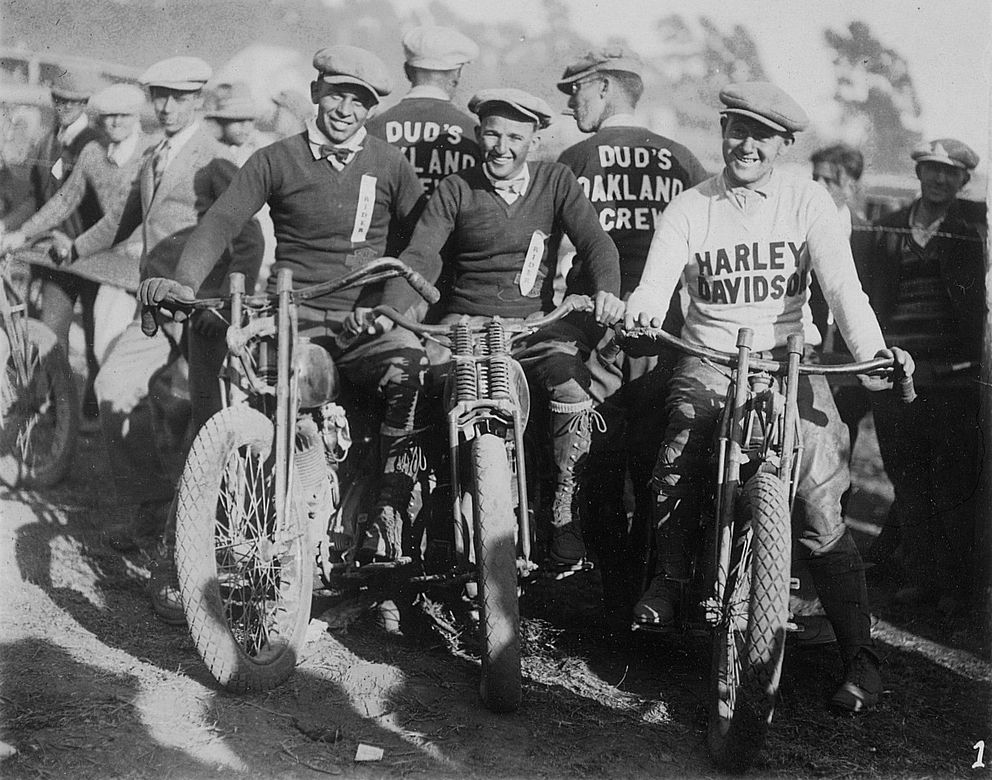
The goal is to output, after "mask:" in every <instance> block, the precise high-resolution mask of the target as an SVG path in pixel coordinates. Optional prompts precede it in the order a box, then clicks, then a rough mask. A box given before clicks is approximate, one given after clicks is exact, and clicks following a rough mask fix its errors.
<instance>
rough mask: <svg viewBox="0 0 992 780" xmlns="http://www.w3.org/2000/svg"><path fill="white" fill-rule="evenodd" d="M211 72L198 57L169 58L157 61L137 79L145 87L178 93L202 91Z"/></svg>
mask: <svg viewBox="0 0 992 780" xmlns="http://www.w3.org/2000/svg"><path fill="white" fill-rule="evenodd" d="M212 75H213V70H212V69H211V67H210V66H209V65H207V63H205V62H204V61H203V60H201V59H200V58H199V57H169V58H168V59H165V60H159V61H158V62H156V63H155V64H154V65H152V66H151V67H150V68H148V70H146V71H145V72H144V73H142V74H141V77H140V78H139V79H138V81H140V82H141V83H142V84H144V85H145V86H146V87H163V88H165V89H174V90H177V91H179V92H196V91H198V90H201V89H203V85H204V84H206V83H207V82H208V81H209V80H210V77H211V76H212Z"/></svg>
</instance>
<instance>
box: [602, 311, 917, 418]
mask: <svg viewBox="0 0 992 780" xmlns="http://www.w3.org/2000/svg"><path fill="white" fill-rule="evenodd" d="M615 330H616V335H614V336H613V338H611V339H610V341H609V342H607V343H606V344H605V345H604V346H603V347H602V349H600V350H599V357H600V360H602V361H606V362H611V361H612V360H614V359H615V358H616V356H617V355H618V354H619V353H620V350H622V349H623V347H624V345H625V344H626V343H628V342H630V341H634V340H637V339H645V340H650V341H655V342H661V343H662V344H665V345H667V346H669V347H673V348H674V349H677V350H679V351H680V352H684V353H686V354H688V355H693V356H695V357H698V358H700V359H702V360H708V361H710V362H712V363H716V364H718V365H721V366H727V367H728V368H732V367H733V366H735V365H737V361H738V356H737V354H736V353H731V352H721V351H719V350H716V349H710V348H709V347H703V346H700V345H697V344H690V343H689V342H688V341H685V340H683V339H681V338H679V337H678V336H673V335H672V334H671V333H668V332H666V331H664V330H662V329H661V328H642V327H637V328H632V329H630V330H624V329H623V328H621V327H620V326H617V328H616V329H615ZM749 365H750V366H751V367H752V368H754V369H756V370H759V371H767V372H769V373H772V374H782V373H785V372H786V371H788V362H787V361H784V360H769V359H767V358H760V357H753V358H751V359H750V361H749ZM895 370H896V362H895V360H894V359H893V358H886V357H878V358H873V359H872V360H863V361H861V362H858V363H835V364H823V363H803V362H800V363H799V373H800V374H817V375H826V376H830V375H834V376H836V375H842V374H866V375H868V376H887V375H890V374H894V373H895ZM894 381H895V383H896V385H897V386H898V391H899V395H900V397H901V398H902V400H903V401H904V402H905V403H912V402H913V401H914V400H916V389H915V387H914V386H913V378H912V377H911V376H901V377H898V378H896V379H895V380H894Z"/></svg>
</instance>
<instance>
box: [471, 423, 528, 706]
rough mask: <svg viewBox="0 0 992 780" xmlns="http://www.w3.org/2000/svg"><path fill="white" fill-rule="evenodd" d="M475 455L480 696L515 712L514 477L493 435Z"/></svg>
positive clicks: (477, 441)
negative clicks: (480, 657)
mask: <svg viewBox="0 0 992 780" xmlns="http://www.w3.org/2000/svg"><path fill="white" fill-rule="evenodd" d="M471 450H472V469H473V473H472V478H473V483H474V484H473V492H474V501H473V504H474V511H475V555H476V562H477V570H478V586H479V603H480V607H481V609H480V614H479V622H480V626H479V629H480V633H481V639H482V680H481V682H480V684H479V692H480V694H481V696H482V701H483V703H484V704H485V705H486V707H487V708H489V709H490V710H492V711H493V712H513V711H515V710H516V709H517V708H518V707H519V706H520V701H521V697H522V691H521V672H520V605H519V603H518V598H517V543H516V532H517V519H516V513H515V512H514V505H513V475H512V473H511V471H510V465H509V462H508V460H507V455H506V446H505V444H504V442H503V440H502V439H501V438H500V437H498V436H495V435H493V434H489V433H487V434H482V435H481V436H477V437H475V438H474V439H472V442H471Z"/></svg>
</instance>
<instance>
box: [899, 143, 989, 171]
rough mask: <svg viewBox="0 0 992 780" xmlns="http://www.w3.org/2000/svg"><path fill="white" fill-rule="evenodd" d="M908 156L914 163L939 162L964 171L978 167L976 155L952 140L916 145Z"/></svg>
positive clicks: (970, 149) (965, 145) (966, 146)
mask: <svg viewBox="0 0 992 780" xmlns="http://www.w3.org/2000/svg"><path fill="white" fill-rule="evenodd" d="M910 156H911V157H912V158H913V159H914V160H916V162H939V163H943V164H944V165H953V166H954V167H955V168H963V169H964V170H966V171H973V170H975V166H977V165H978V155H977V154H975V152H974V150H973V149H972V148H971V147H970V146H968V144H966V143H962V142H961V141H958V140H956V139H954V138H938V139H936V140H935V141H927V142H926V143H921V144H917V146H915V147H914V148H913V151H912V152H911V153H910Z"/></svg>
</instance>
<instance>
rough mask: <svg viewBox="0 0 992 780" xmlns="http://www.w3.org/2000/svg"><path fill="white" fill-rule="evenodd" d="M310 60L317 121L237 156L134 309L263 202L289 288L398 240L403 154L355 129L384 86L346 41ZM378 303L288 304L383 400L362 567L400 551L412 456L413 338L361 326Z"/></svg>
mask: <svg viewBox="0 0 992 780" xmlns="http://www.w3.org/2000/svg"><path fill="white" fill-rule="evenodd" d="M313 64H314V67H315V68H316V69H317V78H316V80H315V81H313V82H312V83H311V85H310V91H311V98H312V100H313V102H314V103H315V104H316V105H317V108H318V111H317V116H316V117H314V118H312V119H311V120H310V121H309V122H308V123H307V126H306V129H305V131H304V132H302V133H299V134H297V135H293V136H289V137H288V138H285V139H283V140H281V141H277V142H276V143H274V144H271V145H269V146H266V147H263V148H261V149H259V150H258V151H256V152H255V153H254V154H253V155H252V156H251V157H249V158H248V160H247V162H246V163H245V164H244V166H243V167H242V168H241V170H240V171H239V172H238V173H237V175H236V176H235V177H234V180H233V181H232V182H231V186H230V187H229V188H228V189H227V191H226V192H225V193H224V194H223V195H222V196H221V197H220V198H219V199H218V201H217V203H216V204H214V206H213V207H212V208H211V209H210V210H209V211H208V212H207V214H206V215H205V216H204V218H203V219H202V220H201V222H200V224H199V226H198V227H197V229H196V230H195V231H194V232H193V234H192V236H191V237H190V239H189V241H188V242H187V244H186V247H185V249H184V250H183V254H182V257H181V258H180V259H179V263H178V265H177V266H176V269H175V272H174V273H173V274H172V275H171V276H170V277H168V278H161V277H160V278H156V279H149V280H147V281H146V282H144V283H143V284H142V286H141V289H140V290H139V298H140V299H141V300H142V302H143V303H147V304H151V303H157V302H159V301H161V300H163V299H164V298H166V297H167V296H169V295H170V294H171V295H174V296H175V297H184V296H185V297H192V295H193V291H194V290H196V289H197V288H198V287H199V286H200V284H201V283H202V281H203V280H204V279H205V278H207V275H208V274H209V273H210V270H211V268H212V267H213V266H214V263H215V262H216V260H217V258H218V257H219V256H220V255H221V253H222V252H223V251H224V247H226V246H227V244H228V242H229V241H230V240H231V238H232V237H233V236H235V235H237V233H238V231H239V230H240V229H241V226H242V225H244V224H245V223H246V222H247V221H248V220H249V219H250V218H251V216H252V215H253V214H255V213H256V212H257V211H258V210H259V209H260V208H261V207H262V206H263V205H264V204H266V203H267V204H268V205H269V208H270V213H271V216H272V223H273V227H274V230H275V236H276V262H275V269H274V270H275V271H279V270H281V269H283V268H287V269H290V270H292V272H293V281H294V285H295V286H297V287H303V286H306V285H311V284H316V283H319V282H323V281H327V280H329V279H335V278H338V277H340V276H343V275H344V274H346V273H350V272H351V271H354V270H355V269H357V268H359V267H361V266H362V265H364V264H366V263H368V262H370V261H372V260H376V259H378V258H380V257H382V256H383V255H386V254H394V253H395V251H396V250H398V249H400V248H402V245H403V244H405V241H406V238H407V237H408V236H409V232H410V230H411V229H412V226H413V223H414V222H415V221H416V217H417V215H418V213H419V209H420V204H421V201H422V199H423V197H424V195H423V189H422V187H421V186H420V182H419V181H418V180H417V175H416V173H415V172H414V170H413V168H412V167H411V166H410V164H409V162H407V161H406V160H405V159H404V158H403V155H402V154H401V153H400V152H399V151H398V150H396V149H394V148H392V147H391V146H389V145H388V144H386V143H385V142H384V141H381V140H379V139H378V138H373V137H372V136H370V135H369V134H368V133H367V132H366V130H365V127H364V125H365V120H366V118H367V117H368V115H369V111H370V110H371V109H372V108H373V107H374V106H375V105H376V104H378V102H379V99H380V98H381V97H382V96H384V95H387V94H388V93H389V91H390V83H389V76H388V74H387V72H386V67H385V65H383V63H382V62H381V61H380V60H379V58H378V57H376V56H375V55H373V54H372V53H370V52H367V51H365V50H363V49H358V48H355V47H353V46H330V47H328V48H325V49H321V50H320V51H318V52H317V53H316V54H315V55H314V58H313ZM275 276H276V275H275V273H273V274H272V275H271V276H270V277H269V279H270V284H273V285H274V282H275ZM379 301H380V290H379V289H378V288H366V289H349V290H342V291H339V292H337V293H334V294H331V295H327V296H324V297H322V298H319V299H315V300H313V301H311V302H309V304H308V305H300V306H299V320H300V332H301V335H304V336H309V337H310V338H311V339H312V340H313V341H314V342H315V343H319V344H321V345H322V346H324V347H325V348H327V349H328V351H330V352H331V354H332V355H333V356H334V359H335V362H336V364H337V366H338V368H339V369H340V370H341V372H342V374H343V375H344V376H345V378H346V379H347V380H348V381H350V382H351V383H353V384H355V385H359V386H361V387H363V388H366V389H368V390H371V391H372V392H376V391H378V392H379V393H381V395H382V396H384V398H385V402H386V412H385V417H384V419H383V421H382V425H381V429H380V432H381V446H382V456H383V474H382V479H381V481H380V485H379V495H378V500H377V503H376V507H375V512H374V513H373V517H372V518H370V522H369V526H368V528H367V529H366V532H365V533H366V536H365V538H364V540H363V544H362V552H361V555H362V557H363V558H364V559H365V560H393V559H396V558H398V557H399V556H400V554H401V551H402V543H401V538H402V524H403V521H404V520H405V519H406V516H407V514H408V512H409V507H410V501H411V492H412V489H413V485H414V480H415V478H416V476H417V474H416V469H417V464H419V463H420V460H421V458H420V456H419V454H418V452H417V451H418V449H419V444H418V436H417V433H418V426H417V423H416V421H415V419H414V412H415V410H416V407H417V402H418V398H419V395H420V390H421V386H422V381H423V372H424V370H425V368H426V365H427V358H426V356H425V354H424V350H423V347H422V345H421V344H420V342H419V340H418V339H417V338H416V337H415V336H413V335H412V334H411V333H409V332H408V331H406V330H403V329H401V328H397V329H391V328H390V326H391V325H392V323H391V322H388V321H383V320H382V319H380V320H374V321H373V320H370V319H369V314H370V307H372V306H374V305H376V304H377V303H379ZM385 302H387V303H388V302H391V301H389V300H387V301H385Z"/></svg>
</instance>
